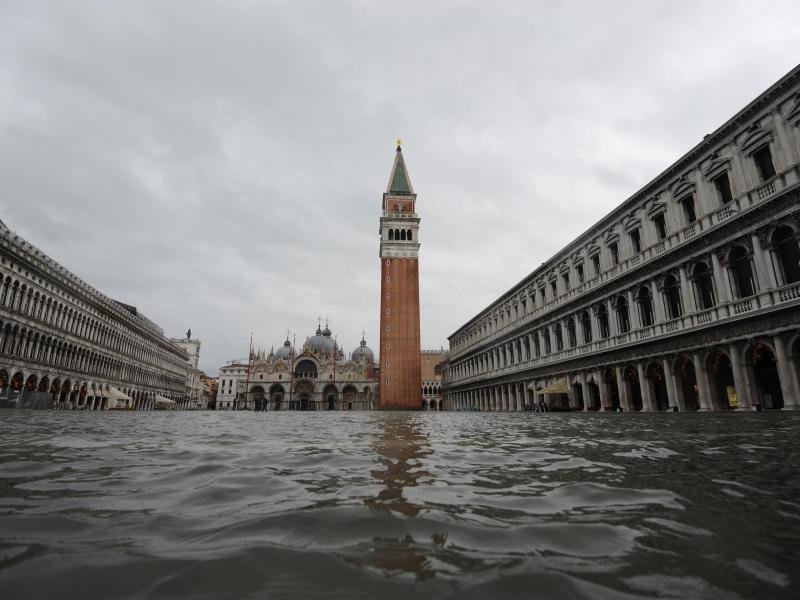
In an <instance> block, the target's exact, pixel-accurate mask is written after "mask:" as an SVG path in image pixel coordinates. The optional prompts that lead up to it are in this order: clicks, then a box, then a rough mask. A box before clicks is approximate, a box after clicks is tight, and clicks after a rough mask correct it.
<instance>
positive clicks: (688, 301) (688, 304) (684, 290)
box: [678, 266, 697, 314]
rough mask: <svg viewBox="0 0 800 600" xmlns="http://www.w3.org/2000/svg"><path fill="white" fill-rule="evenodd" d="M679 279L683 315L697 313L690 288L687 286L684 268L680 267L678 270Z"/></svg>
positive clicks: (687, 281) (687, 280)
mask: <svg viewBox="0 0 800 600" xmlns="http://www.w3.org/2000/svg"><path fill="white" fill-rule="evenodd" d="M678 273H679V274H680V279H681V296H682V297H683V303H684V307H683V314H689V313H693V312H696V311H697V304H696V302H695V299H694V293H693V292H692V286H691V285H690V284H689V279H688V278H687V276H686V267H684V266H681V267H680V268H679V269H678Z"/></svg>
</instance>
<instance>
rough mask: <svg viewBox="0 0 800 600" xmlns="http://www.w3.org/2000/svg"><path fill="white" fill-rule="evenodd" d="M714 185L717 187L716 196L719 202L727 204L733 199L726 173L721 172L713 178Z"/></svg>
mask: <svg viewBox="0 0 800 600" xmlns="http://www.w3.org/2000/svg"><path fill="white" fill-rule="evenodd" d="M714 187H715V188H716V189H717V197H718V198H719V201H720V202H722V203H723V204H727V203H728V202H730V201H731V200H733V194H732V193H731V182H730V180H729V179H728V174H727V173H723V174H722V175H719V176H718V177H715V178H714Z"/></svg>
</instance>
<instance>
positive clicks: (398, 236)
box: [378, 145, 422, 410]
mask: <svg viewBox="0 0 800 600" xmlns="http://www.w3.org/2000/svg"><path fill="white" fill-rule="evenodd" d="M416 200H417V195H416V194H415V193H414V190H413V188H412V187H411V181H410V179H409V177H408V172H407V171H406V166H405V161H404V160H403V153H402V151H401V149H400V146H399V145H398V146H397V152H396V155H395V161H394V165H393V167H392V172H391V175H390V177H389V185H388V186H387V189H386V193H385V194H384V195H383V214H382V215H381V230H380V233H381V248H380V258H381V335H380V338H381V342H380V344H381V345H380V361H381V362H380V396H379V400H378V406H379V408H381V409H383V410H419V409H420V407H421V404H422V390H421V385H422V365H421V360H420V349H421V343H420V328H419V223H420V219H419V215H417V214H416V212H415V209H416Z"/></svg>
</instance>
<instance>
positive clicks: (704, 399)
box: [692, 352, 714, 410]
mask: <svg viewBox="0 0 800 600" xmlns="http://www.w3.org/2000/svg"><path fill="white" fill-rule="evenodd" d="M692 363H693V364H694V376H695V378H696V379H697V401H698V404H699V405H700V410H714V403H713V402H712V401H711V392H710V386H709V385H708V371H707V370H706V366H705V364H703V359H702V358H700V354H698V353H697V352H695V353H693V354H692Z"/></svg>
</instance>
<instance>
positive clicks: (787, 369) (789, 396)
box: [772, 335, 800, 409]
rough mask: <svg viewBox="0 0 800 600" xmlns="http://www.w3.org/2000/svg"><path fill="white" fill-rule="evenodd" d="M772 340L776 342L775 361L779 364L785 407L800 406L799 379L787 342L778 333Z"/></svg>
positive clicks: (794, 407) (793, 407)
mask: <svg viewBox="0 0 800 600" xmlns="http://www.w3.org/2000/svg"><path fill="white" fill-rule="evenodd" d="M772 341H773V342H774V344H775V361H776V363H777V366H778V377H779V378H780V380H781V393H782V394H783V407H784V408H787V409H790V408H791V409H796V408H800V388H798V381H797V379H796V377H795V372H794V369H793V368H792V365H791V363H790V361H789V357H788V355H787V352H786V342H784V341H783V338H781V337H780V336H777V335H776V336H774V337H773V338H772Z"/></svg>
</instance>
